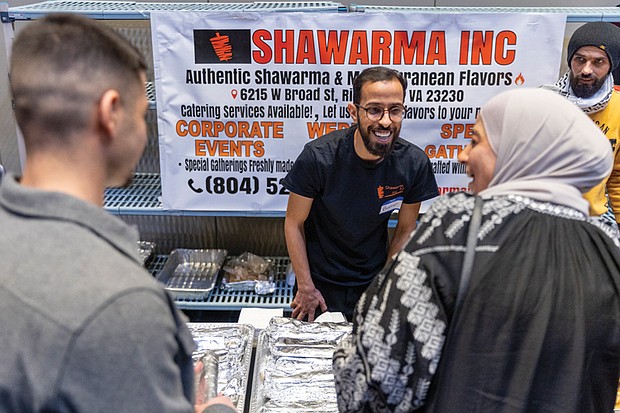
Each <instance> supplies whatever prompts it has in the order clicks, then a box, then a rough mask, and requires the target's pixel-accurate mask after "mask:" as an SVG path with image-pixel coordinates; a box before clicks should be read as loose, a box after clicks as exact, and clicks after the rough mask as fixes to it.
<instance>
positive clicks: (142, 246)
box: [138, 241, 155, 265]
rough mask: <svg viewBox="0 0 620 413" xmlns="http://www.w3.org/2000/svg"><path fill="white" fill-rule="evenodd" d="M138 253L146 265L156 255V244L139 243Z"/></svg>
mask: <svg viewBox="0 0 620 413" xmlns="http://www.w3.org/2000/svg"><path fill="white" fill-rule="evenodd" d="M138 253H139V254H140V258H142V263H143V264H144V265H146V263H147V262H148V261H149V259H151V258H152V257H153V254H154V253H155V243H154V242H149V241H138Z"/></svg>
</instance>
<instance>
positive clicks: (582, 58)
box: [543, 22, 620, 222]
mask: <svg viewBox="0 0 620 413" xmlns="http://www.w3.org/2000/svg"><path fill="white" fill-rule="evenodd" d="M566 56H567V60H568V67H569V70H568V71H567V72H566V73H565V74H564V75H563V76H562V77H561V78H560V79H559V80H558V81H557V82H556V83H555V85H547V86H543V87H545V88H547V89H552V90H554V91H556V92H558V93H560V94H561V95H563V96H565V97H566V98H568V100H570V101H571V102H573V103H575V104H576V105H577V106H579V107H580V108H581V109H582V110H583V111H584V112H585V113H586V114H587V115H588V116H590V118H591V119H592V120H593V121H594V123H596V125H598V126H599V127H600V128H601V131H603V133H604V134H605V135H606V136H607V138H608V139H609V142H610V143H611V146H612V148H613V151H614V168H613V170H612V172H611V175H610V176H609V178H608V179H605V180H603V181H602V182H601V183H600V184H599V185H597V186H595V187H594V188H592V190H591V191H590V192H588V193H586V194H585V195H584V197H585V198H586V199H587V200H588V202H589V203H590V214H591V215H595V216H603V218H607V219H609V220H610V221H612V222H613V221H614V220H615V221H617V222H620V155H618V140H619V139H620V93H618V92H617V91H614V79H613V75H612V71H613V70H614V69H616V68H617V67H618V64H619V63H620V28H619V27H617V26H615V25H614V24H612V23H608V22H592V23H586V24H584V25H583V26H581V27H579V28H578V29H577V30H576V31H575V32H574V33H573V35H572V36H571V38H570V40H569V43H568V48H567V53H566ZM583 144H584V145H587V144H588V143H587V142H586V141H584V143H583ZM606 192H607V195H608V197H609V202H608V199H607V196H606V195H605V193H606ZM614 211H615V217H614Z"/></svg>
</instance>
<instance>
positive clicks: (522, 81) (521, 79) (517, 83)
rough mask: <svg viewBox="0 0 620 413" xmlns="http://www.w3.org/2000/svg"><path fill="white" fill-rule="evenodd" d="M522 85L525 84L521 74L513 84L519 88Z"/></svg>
mask: <svg viewBox="0 0 620 413" xmlns="http://www.w3.org/2000/svg"><path fill="white" fill-rule="evenodd" d="M523 83H525V78H524V77H523V75H522V74H521V73H519V76H517V78H516V79H515V84H516V85H518V86H521V85H522V84H523Z"/></svg>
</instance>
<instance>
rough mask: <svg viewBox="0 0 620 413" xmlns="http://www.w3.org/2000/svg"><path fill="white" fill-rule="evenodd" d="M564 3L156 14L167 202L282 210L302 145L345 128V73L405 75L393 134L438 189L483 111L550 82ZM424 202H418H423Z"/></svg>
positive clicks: (463, 180)
mask: <svg viewBox="0 0 620 413" xmlns="http://www.w3.org/2000/svg"><path fill="white" fill-rule="evenodd" d="M565 23H566V15H564V14H559V13H558V14H555V13H554V14H509V13H497V14H488V13H485V14H462V13H459V14H412V13H397V12H388V13H316V12H302V13H299V12H298V13H284V12H282V13H280V12H266V13H254V12H250V13H248V12H242V13H238V12H196V13H194V12H153V13H151V29H152V36H153V55H154V70H155V89H156V95H157V111H158V130H159V145H160V156H161V179H162V192H163V204H164V208H165V209H174V210H208V211H252V212H266V211H284V210H285V209H286V202H287V199H288V194H287V192H286V191H285V190H284V188H283V187H282V185H281V180H282V178H284V176H285V175H286V173H287V172H288V170H289V169H290V167H291V165H292V164H293V163H294V161H295V159H296V158H297V155H298V154H299V153H300V152H301V149H302V148H303V146H304V145H305V144H306V143H308V142H309V141H311V140H312V139H317V138H319V137H320V136H322V135H324V134H326V133H328V132H330V131H333V130H336V129H339V128H345V127H348V126H350V124H351V119H350V118H349V116H348V113H347V110H346V107H347V103H348V102H350V101H352V99H353V96H352V81H353V78H354V76H355V75H356V74H357V73H359V72H360V71H361V70H363V69H364V68H366V67H369V66H377V65H381V66H388V67H391V68H394V69H396V70H399V71H400V72H402V74H403V75H404V77H405V78H406V79H407V82H408V89H407V93H406V97H405V105H406V106H407V108H408V109H407V113H406V117H405V119H404V120H403V125H402V130H401V137H403V138H405V139H407V140H409V141H411V142H413V143H415V144H416V145H418V146H419V147H421V148H422V149H424V150H425V152H426V154H427V155H428V156H429V158H430V159H431V161H432V163H433V166H434V168H435V173H436V177H437V182H438V185H439V187H440V191H441V192H442V193H444V192H450V191H457V190H462V189H467V184H468V182H469V178H467V176H466V175H465V170H464V168H463V167H462V165H460V164H459V163H458V161H457V154H458V152H459V151H460V150H461V149H462V148H464V147H465V146H466V145H467V144H468V142H469V139H470V136H469V134H470V133H471V127H472V126H473V124H474V122H475V118H476V114H477V112H478V110H479V108H480V107H481V106H482V105H483V104H484V103H485V102H486V101H487V100H488V99H489V98H491V97H492V96H494V95H495V94H497V93H499V92H502V91H504V90H507V89H510V88H515V87H538V86H540V85H541V84H545V83H554V82H555V81H556V80H557V76H558V71H559V67H560V59H561V56H562V47H563V38H564V28H565ZM423 209H425V208H423Z"/></svg>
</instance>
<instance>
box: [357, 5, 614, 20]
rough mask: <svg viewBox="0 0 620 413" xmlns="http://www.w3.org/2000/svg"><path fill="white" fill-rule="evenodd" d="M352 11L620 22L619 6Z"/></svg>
mask: <svg viewBox="0 0 620 413" xmlns="http://www.w3.org/2000/svg"><path fill="white" fill-rule="evenodd" d="M349 11H351V12H362V13H364V12H369V13H372V12H408V13H434V14H451V13H566V14H567V17H566V21H567V22H569V23H578V22H591V21H610V22H620V8H618V7H416V6H365V5H357V4H356V5H351V6H349Z"/></svg>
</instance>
